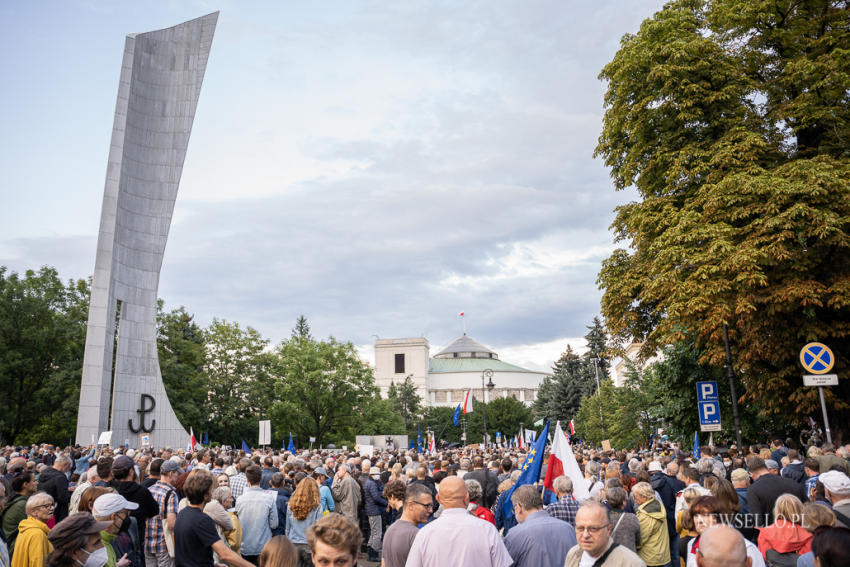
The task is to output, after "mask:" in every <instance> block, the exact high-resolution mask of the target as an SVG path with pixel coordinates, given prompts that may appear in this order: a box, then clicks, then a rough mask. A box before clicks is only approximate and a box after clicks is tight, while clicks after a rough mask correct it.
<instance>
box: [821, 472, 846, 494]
mask: <svg viewBox="0 0 850 567" xmlns="http://www.w3.org/2000/svg"><path fill="white" fill-rule="evenodd" d="M818 480H819V481H821V482H822V483H823V486H824V488H826V489H827V490H828V491H830V492H832V493H833V494H839V495H841V496H844V495H847V494H850V477H848V476H847V475H846V474H844V473H843V472H841V471H827V472H825V473H821V474H820V476H819V477H818Z"/></svg>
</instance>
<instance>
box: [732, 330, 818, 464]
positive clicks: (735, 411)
mask: <svg viewBox="0 0 850 567" xmlns="http://www.w3.org/2000/svg"><path fill="white" fill-rule="evenodd" d="M723 343H724V344H725V345H726V370H727V374H728V375H729V391H730V393H731V394H732V416H733V417H734V418H735V438H736V439H737V440H738V451H741V454H742V455H743V454H744V453H743V451H744V444H743V441H741V415H740V414H739V413H738V394H737V393H735V371H734V370H733V369H732V349H731V348H729V327H728V325H726V323H725V322H724V323H723ZM821 395H823V394H821ZM824 415H826V414H824Z"/></svg>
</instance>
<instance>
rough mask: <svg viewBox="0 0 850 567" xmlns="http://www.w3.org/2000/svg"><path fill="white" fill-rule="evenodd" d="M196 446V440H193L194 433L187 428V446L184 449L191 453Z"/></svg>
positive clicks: (190, 428)
mask: <svg viewBox="0 0 850 567" xmlns="http://www.w3.org/2000/svg"><path fill="white" fill-rule="evenodd" d="M197 444H198V440H197V439H195V432H194V431H192V427H191V426H189V446H188V447H186V451H188V452H189V453H191V452H192V451H194V450H195V445H197Z"/></svg>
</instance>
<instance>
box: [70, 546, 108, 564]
mask: <svg viewBox="0 0 850 567" xmlns="http://www.w3.org/2000/svg"><path fill="white" fill-rule="evenodd" d="M80 551H82V552H83V553H85V554H86V555H88V556H89V557H88V559H86V562H85V563H83V562H82V561H79V560H77V564H78V565H81V566H82V567H103V566H104V565H106V561H107V560H108V559H109V556H108V555H107V554H106V548H105V547H103V546H100V547H99V548H97V549H95V550H94V551H86V550H85V549H83V548H80Z"/></svg>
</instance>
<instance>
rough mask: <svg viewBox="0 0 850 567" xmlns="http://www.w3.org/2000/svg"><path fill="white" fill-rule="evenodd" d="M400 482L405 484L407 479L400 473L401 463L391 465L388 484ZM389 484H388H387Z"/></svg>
mask: <svg viewBox="0 0 850 567" xmlns="http://www.w3.org/2000/svg"><path fill="white" fill-rule="evenodd" d="M396 480H400V481H402V482H404V483H405V484H407V477H406V476H405V475H404V473H402V471H401V463H396V464H394V465H393V468H392V471H390V482H393V481H396ZM387 484H389V483H387Z"/></svg>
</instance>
